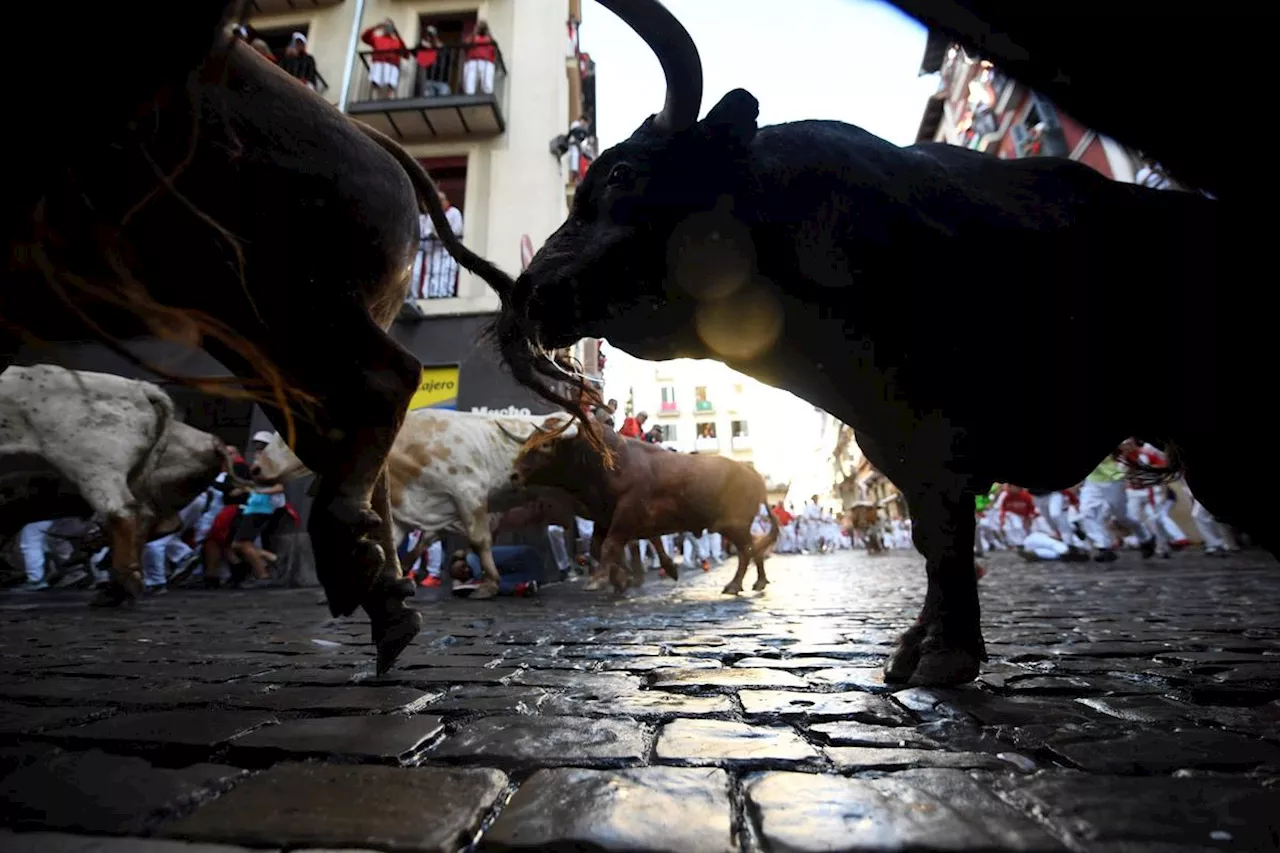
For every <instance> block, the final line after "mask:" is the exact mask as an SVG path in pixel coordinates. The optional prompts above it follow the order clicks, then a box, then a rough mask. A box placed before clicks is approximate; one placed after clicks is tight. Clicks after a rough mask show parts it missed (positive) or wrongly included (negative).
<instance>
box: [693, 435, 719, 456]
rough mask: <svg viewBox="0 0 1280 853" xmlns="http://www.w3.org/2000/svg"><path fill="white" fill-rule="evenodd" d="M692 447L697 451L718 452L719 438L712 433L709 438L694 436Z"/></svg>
mask: <svg viewBox="0 0 1280 853" xmlns="http://www.w3.org/2000/svg"><path fill="white" fill-rule="evenodd" d="M693 449H694V450H696V451H698V452H699V453H719V452H720V439H718V438H716V437H715V436H714V435H713V436H711V437H710V438H695V439H694V440H693Z"/></svg>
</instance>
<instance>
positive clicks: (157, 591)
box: [142, 583, 169, 595]
mask: <svg viewBox="0 0 1280 853" xmlns="http://www.w3.org/2000/svg"><path fill="white" fill-rule="evenodd" d="M168 592H169V585H168V584H163V583H157V584H148V585H147V586H144V587H143V588H142V594H143V595H167V594H168Z"/></svg>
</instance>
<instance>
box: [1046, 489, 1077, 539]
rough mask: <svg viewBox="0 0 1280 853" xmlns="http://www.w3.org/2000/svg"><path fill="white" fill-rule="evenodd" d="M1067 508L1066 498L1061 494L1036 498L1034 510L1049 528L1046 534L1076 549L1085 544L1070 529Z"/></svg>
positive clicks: (1055, 493) (1056, 493)
mask: <svg viewBox="0 0 1280 853" xmlns="http://www.w3.org/2000/svg"><path fill="white" fill-rule="evenodd" d="M1067 506H1068V504H1067V498H1066V496H1065V495H1063V494H1062V492H1054V493H1052V494H1049V495H1037V496H1036V509H1038V510H1040V518H1041V519H1044V521H1045V522H1047V524H1048V526H1049V527H1050V528H1051V530H1050V531H1048V532H1051V534H1052V535H1054V536H1056V537H1057V538H1058V539H1060V540H1062V542H1064V543H1066V544H1067V545H1075V546H1076V547H1077V548H1078V547H1080V546H1082V545H1084V544H1085V543H1084V542H1081V541H1079V537H1078V536H1076V533H1075V531H1074V530H1072V529H1071V520H1070V519H1069V518H1068V515H1067Z"/></svg>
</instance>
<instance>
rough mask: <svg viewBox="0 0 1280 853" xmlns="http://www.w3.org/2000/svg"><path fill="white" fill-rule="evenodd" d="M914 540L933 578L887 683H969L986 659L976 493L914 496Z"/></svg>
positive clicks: (938, 490) (892, 660)
mask: <svg viewBox="0 0 1280 853" xmlns="http://www.w3.org/2000/svg"><path fill="white" fill-rule="evenodd" d="M910 495H911V497H910V506H911V511H912V514H913V516H914V517H915V524H914V526H913V538H914V540H915V544H916V548H917V549H919V551H920V553H921V554H923V555H924V558H925V560H926V571H927V573H928V578H929V587H928V591H927V592H926V593H925V600H924V606H923V607H921V609H920V615H919V617H918V618H917V619H916V624H915V625H913V626H912V627H911V628H910V629H908V630H907V631H906V632H905V633H904V634H903V635H902V637H901V638H900V640H899V645H898V648H897V649H895V650H894V652H893V654H892V655H890V657H889V659H888V661H887V662H886V663H885V670H884V678H885V681H887V682H898V683H901V682H907V683H910V684H917V685H945V684H964V683H966V682H969V681H972V680H973V679H974V678H976V677H977V675H978V670H979V667H980V666H981V663H982V661H984V660H986V656H987V654H986V645H985V643H984V642H983V639H982V626H981V618H982V614H981V609H980V607H979V603H978V580H977V576H976V574H975V569H974V562H973V540H974V535H975V523H974V516H973V493H972V492H970V491H969V490H968V489H965V488H962V487H958V486H952V487H950V488H948V487H939V486H938V485H937V484H932V485H931V486H930V487H921V488H917V489H914V490H912V491H911V492H910Z"/></svg>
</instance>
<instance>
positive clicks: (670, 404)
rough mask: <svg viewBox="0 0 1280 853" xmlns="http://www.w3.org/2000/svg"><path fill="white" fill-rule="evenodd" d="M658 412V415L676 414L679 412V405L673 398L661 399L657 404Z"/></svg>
mask: <svg viewBox="0 0 1280 853" xmlns="http://www.w3.org/2000/svg"><path fill="white" fill-rule="evenodd" d="M658 414H660V415H678V414H680V406H679V405H677V403H676V402H675V400H663V401H662V403H661V404H659V406H658Z"/></svg>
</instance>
